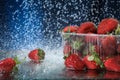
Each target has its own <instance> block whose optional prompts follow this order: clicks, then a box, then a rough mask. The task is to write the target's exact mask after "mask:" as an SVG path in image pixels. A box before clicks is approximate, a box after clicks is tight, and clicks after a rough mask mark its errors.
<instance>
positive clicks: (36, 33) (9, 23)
mask: <svg viewBox="0 0 120 80" xmlns="http://www.w3.org/2000/svg"><path fill="white" fill-rule="evenodd" d="M119 6H120V0H89V1H88V0H0V50H11V49H12V50H14V49H15V50H16V49H34V48H38V47H45V46H48V47H49V48H58V47H60V46H61V45H62V44H61V42H62V38H61V35H60V30H61V29H63V28H64V27H65V26H68V25H78V26H79V25H80V24H81V23H82V22H85V21H93V22H94V23H95V24H96V25H97V24H98V23H99V22H100V21H101V19H103V18H107V17H113V18H117V19H120V16H119V14H120V8H119Z"/></svg>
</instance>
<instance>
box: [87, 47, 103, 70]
mask: <svg viewBox="0 0 120 80" xmlns="http://www.w3.org/2000/svg"><path fill="white" fill-rule="evenodd" d="M90 53H91V55H90V56H89V57H88V59H90V60H94V61H95V62H96V63H97V64H98V65H100V67H101V68H104V64H103V62H102V60H101V59H100V57H99V55H98V53H97V52H96V51H95V47H94V46H91V47H90Z"/></svg>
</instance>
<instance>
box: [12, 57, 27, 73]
mask: <svg viewBox="0 0 120 80" xmlns="http://www.w3.org/2000/svg"><path fill="white" fill-rule="evenodd" d="M13 60H14V61H15V63H16V65H15V66H14V67H13V71H14V72H18V65H19V64H22V63H23V62H24V61H25V60H26V57H25V58H24V59H22V60H21V61H20V60H19V59H18V57H17V56H15V57H14V58H13Z"/></svg>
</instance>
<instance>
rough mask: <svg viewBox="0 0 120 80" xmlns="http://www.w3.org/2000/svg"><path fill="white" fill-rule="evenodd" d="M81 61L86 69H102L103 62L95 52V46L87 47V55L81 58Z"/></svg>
mask: <svg viewBox="0 0 120 80" xmlns="http://www.w3.org/2000/svg"><path fill="white" fill-rule="evenodd" d="M83 61H84V63H85V65H86V66H87V68H88V69H99V68H104V65H103V62H102V60H101V59H100V56H99V54H98V53H97V52H96V48H95V46H91V47H89V53H88V55H86V56H85V57H84V58H83Z"/></svg>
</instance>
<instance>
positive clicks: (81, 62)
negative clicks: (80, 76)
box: [62, 18, 120, 72]
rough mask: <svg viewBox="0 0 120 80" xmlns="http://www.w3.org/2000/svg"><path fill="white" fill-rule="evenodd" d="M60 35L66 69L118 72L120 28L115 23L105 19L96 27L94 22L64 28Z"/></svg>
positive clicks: (119, 70) (113, 20) (116, 22)
mask: <svg viewBox="0 0 120 80" xmlns="http://www.w3.org/2000/svg"><path fill="white" fill-rule="evenodd" d="M62 33H63V38H64V42H65V43H64V44H65V45H64V49H63V53H64V59H65V62H64V63H65V66H66V68H68V69H72V70H85V69H97V70H98V69H106V70H109V71H115V72H120V55H119V54H120V36H119V34H120V25H119V21H118V20H117V19H114V18H105V19H103V20H102V21H101V22H100V23H99V24H98V25H97V26H96V25H95V24H94V23H93V22H84V23H82V24H81V25H80V26H66V27H65V28H64V29H63V30H62Z"/></svg>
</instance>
